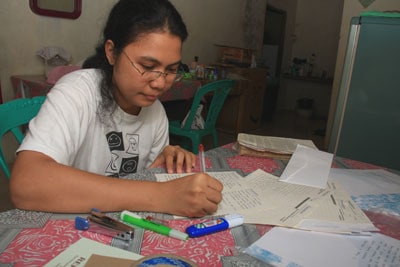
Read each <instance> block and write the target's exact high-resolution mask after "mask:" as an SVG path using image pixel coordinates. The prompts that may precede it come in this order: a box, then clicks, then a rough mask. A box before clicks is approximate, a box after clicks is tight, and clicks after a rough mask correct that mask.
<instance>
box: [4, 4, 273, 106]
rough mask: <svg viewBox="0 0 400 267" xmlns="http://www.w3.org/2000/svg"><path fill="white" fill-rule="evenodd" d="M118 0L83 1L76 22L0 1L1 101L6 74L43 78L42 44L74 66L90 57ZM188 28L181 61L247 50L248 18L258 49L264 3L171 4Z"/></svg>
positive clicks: (7, 95)
mask: <svg viewBox="0 0 400 267" xmlns="http://www.w3.org/2000/svg"><path fill="white" fill-rule="evenodd" d="M116 2H117V0H96V1H95V2H94V1H82V5H83V6H82V14H81V16H80V17H79V18H78V19H76V20H69V19H59V18H52V17H44V16H38V15H36V14H34V13H33V12H32V11H31V10H30V9H29V3H28V1H15V0H2V1H0V47H1V48H2V49H1V50H0V79H1V88H2V91H3V100H4V101H7V100H10V99H12V98H13V92H12V88H11V83H10V81H9V80H10V79H9V78H10V76H11V75H13V74H42V73H44V66H43V62H42V60H41V58H39V57H38V56H36V51H38V50H39V49H41V48H42V47H44V46H62V47H64V48H65V49H66V50H67V51H69V52H70V53H71V54H72V56H73V62H72V63H77V62H79V61H82V60H83V59H84V58H86V57H87V56H88V55H90V54H92V53H93V51H94V47H95V45H96V44H97V42H98V40H99V37H100V35H101V30H102V29H103V24H104V23H105V20H106V17H107V14H108V12H109V9H110V7H111V6H112V5H113V4H114V3H116ZM171 2H172V3H173V4H174V5H175V6H176V8H177V9H178V10H179V11H180V12H181V14H182V16H183V18H184V20H185V22H186V24H187V27H188V29H189V38H188V40H187V42H186V43H185V44H184V48H183V55H182V56H183V61H184V62H187V63H189V62H190V61H192V59H193V56H195V55H197V56H199V57H200V61H201V62H203V63H209V62H213V61H215V59H216V49H215V47H214V44H224V45H231V46H238V47H247V45H249V44H248V43H246V38H245V31H246V28H245V27H246V24H245V22H244V21H245V18H246V14H245V10H246V9H245V8H246V3H248V4H250V6H251V8H250V11H249V10H248V12H247V18H248V17H249V16H248V15H249V12H250V16H251V17H252V18H253V21H252V24H251V25H247V29H252V30H253V31H254V32H253V33H254V34H255V36H254V38H253V39H254V40H255V44H253V45H255V46H256V47H255V48H257V49H259V48H260V47H261V46H262V33H263V29H264V15H265V7H266V0H219V1H214V0H202V1H197V0H172V1H171Z"/></svg>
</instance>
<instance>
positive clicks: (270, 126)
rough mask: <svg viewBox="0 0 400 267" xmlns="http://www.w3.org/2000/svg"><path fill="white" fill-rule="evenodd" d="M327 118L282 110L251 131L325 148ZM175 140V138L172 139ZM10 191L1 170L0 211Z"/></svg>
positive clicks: (231, 137)
mask: <svg viewBox="0 0 400 267" xmlns="http://www.w3.org/2000/svg"><path fill="white" fill-rule="evenodd" d="M325 125H326V121H325V120H317V119H312V118H311V119H307V118H304V117H301V116H298V115H296V114H295V113H293V112H288V111H280V112H277V113H276V114H275V116H274V119H272V120H271V121H266V122H263V124H262V126H261V127H260V128H259V129H256V130H253V131H249V133H252V134H260V135H270V136H281V137H291V138H300V139H311V140H313V141H314V143H315V145H316V146H317V147H318V148H319V149H321V150H324V148H323V144H324V137H323V136H321V133H322V134H323V130H324V128H325ZM235 140H236V135H235V134H232V133H228V132H226V131H224V132H219V144H220V145H224V144H228V143H232V142H234V141H235ZM171 142H173V140H171ZM204 145H205V148H206V150H208V149H210V148H211V139H210V138H207V139H206V140H205V143H204ZM12 207H13V206H12V204H11V201H10V198H9V193H8V180H7V179H6V177H5V176H4V174H3V172H2V171H0V211H4V210H8V209H11V208H12Z"/></svg>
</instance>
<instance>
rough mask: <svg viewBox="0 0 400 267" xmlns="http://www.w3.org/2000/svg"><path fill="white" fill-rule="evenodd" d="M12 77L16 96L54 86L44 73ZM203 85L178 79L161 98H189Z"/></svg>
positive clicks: (29, 94)
mask: <svg viewBox="0 0 400 267" xmlns="http://www.w3.org/2000/svg"><path fill="white" fill-rule="evenodd" d="M10 79H11V83H12V86H13V90H14V97H15V98H20V97H29V98H30V97H34V96H40V95H46V94H47V93H48V92H49V91H50V89H51V88H52V87H53V86H54V84H51V83H48V82H47V81H46V77H45V76H44V75H13V76H11V78H10ZM201 85H202V82H201V81H199V80H181V81H177V82H174V84H173V85H172V87H171V88H170V89H169V90H168V91H166V92H165V93H164V94H163V95H162V96H161V97H160V98H159V99H160V101H162V102H167V101H175V100H189V99H191V98H193V95H194V94H195V93H196V91H197V89H198V88H199V87H200V86H201Z"/></svg>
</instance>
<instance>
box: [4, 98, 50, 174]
mask: <svg viewBox="0 0 400 267" xmlns="http://www.w3.org/2000/svg"><path fill="white" fill-rule="evenodd" d="M45 99H46V97H45V96H36V97H34V98H18V99H15V100H11V101H9V102H6V103H4V104H1V105H0V139H3V137H4V135H5V134H7V133H8V132H11V133H12V134H13V135H14V137H15V139H16V140H17V142H18V143H19V144H21V143H22V140H23V139H24V134H23V133H22V131H21V128H20V126H24V125H25V124H27V123H28V122H29V121H30V120H31V119H32V118H33V117H35V116H36V114H37V113H38V112H39V110H40V107H41V106H42V104H43V102H44V100H45ZM0 165H1V168H2V169H3V171H4V173H5V175H6V177H7V178H9V177H10V169H9V168H8V165H7V162H6V160H5V158H4V154H3V147H2V144H1V145H0Z"/></svg>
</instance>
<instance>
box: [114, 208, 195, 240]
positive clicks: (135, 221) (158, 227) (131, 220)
mask: <svg viewBox="0 0 400 267" xmlns="http://www.w3.org/2000/svg"><path fill="white" fill-rule="evenodd" d="M119 217H120V219H121V220H122V221H123V222H124V223H127V224H130V225H134V226H138V227H140V228H143V229H146V230H150V231H153V232H156V233H159V234H162V235H166V236H170V237H173V238H177V239H180V240H187V239H188V237H189V236H188V234H186V233H183V232H180V231H178V230H175V229H172V228H169V227H168V226H165V225H163V224H159V223H156V222H152V221H149V220H146V219H144V218H142V217H140V216H139V215H137V214H135V213H133V212H130V211H127V210H124V211H122V212H121V213H120V215H119Z"/></svg>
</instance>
